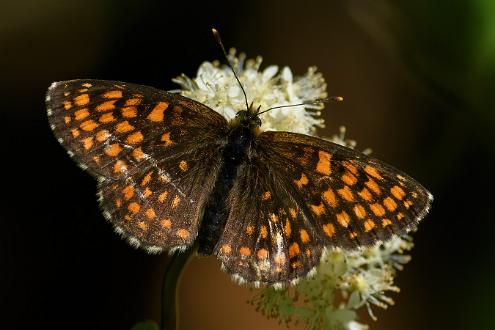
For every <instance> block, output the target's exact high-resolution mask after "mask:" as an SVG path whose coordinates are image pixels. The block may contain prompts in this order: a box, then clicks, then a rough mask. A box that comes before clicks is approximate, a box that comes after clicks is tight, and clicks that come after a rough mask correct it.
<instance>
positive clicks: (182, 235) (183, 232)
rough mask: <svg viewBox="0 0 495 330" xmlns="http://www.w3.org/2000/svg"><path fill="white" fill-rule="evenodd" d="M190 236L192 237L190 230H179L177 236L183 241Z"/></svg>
mask: <svg viewBox="0 0 495 330" xmlns="http://www.w3.org/2000/svg"><path fill="white" fill-rule="evenodd" d="M189 235H190V233H189V231H188V230H185V229H179V230H177V236H179V237H180V238H182V239H186V238H188V237H189Z"/></svg>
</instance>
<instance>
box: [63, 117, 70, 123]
mask: <svg viewBox="0 0 495 330" xmlns="http://www.w3.org/2000/svg"><path fill="white" fill-rule="evenodd" d="M70 121H71V118H70V117H69V116H65V117H64V122H65V123H66V124H69V123H70Z"/></svg>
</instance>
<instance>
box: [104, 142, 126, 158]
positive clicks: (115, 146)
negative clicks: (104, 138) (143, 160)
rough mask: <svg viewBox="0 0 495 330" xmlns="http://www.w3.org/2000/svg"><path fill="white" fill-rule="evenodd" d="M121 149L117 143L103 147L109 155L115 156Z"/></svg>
mask: <svg viewBox="0 0 495 330" xmlns="http://www.w3.org/2000/svg"><path fill="white" fill-rule="evenodd" d="M121 151H122V147H121V146H120V145H119V144H118V143H113V144H110V145H108V146H107V147H106V148H105V153H106V154H107V155H108V156H110V157H116V156H117V155H118V154H119V153H120V152H121Z"/></svg>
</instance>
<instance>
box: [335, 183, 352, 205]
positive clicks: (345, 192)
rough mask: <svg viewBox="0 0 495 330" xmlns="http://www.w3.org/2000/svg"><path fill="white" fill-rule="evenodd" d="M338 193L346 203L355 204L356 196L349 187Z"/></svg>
mask: <svg viewBox="0 0 495 330" xmlns="http://www.w3.org/2000/svg"><path fill="white" fill-rule="evenodd" d="M337 192H338V193H339V195H340V196H342V198H344V199H345V200H346V201H348V202H353V201H354V195H353V194H352V191H351V189H350V188H349V186H344V188H342V189H339V190H337Z"/></svg>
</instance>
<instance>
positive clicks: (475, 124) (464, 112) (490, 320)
mask: <svg viewBox="0 0 495 330" xmlns="http://www.w3.org/2000/svg"><path fill="white" fill-rule="evenodd" d="M392 3H393V2H387V1H376V2H371V1H333V0H332V1H325V0H320V1H295V0H290V1H283V2H278V1H271V2H269V1H261V0H257V1H249V2H248V1H246V2H240V1H232V2H230V3H219V2H201V3H198V4H193V3H190V2H189V1H173V2H166V1H135V2H133V1H117V0H104V1H101V0H86V1H80V0H75V1H55V0H45V1H34V0H30V1H19V2H15V3H14V2H9V1H7V2H2V6H1V7H2V8H1V10H2V14H1V20H0V72H1V73H0V74H1V77H2V79H0V95H1V105H2V109H1V110H0V116H1V118H0V120H1V121H0V123H1V130H0V131H1V133H0V134H1V140H0V141H1V142H2V144H1V150H2V151H1V152H0V154H1V165H2V171H1V172H0V173H1V174H2V179H3V180H2V181H3V185H2V191H3V197H2V202H1V211H2V212H0V221H1V228H2V229H1V234H2V238H1V239H0V258H1V259H0V304H3V305H4V306H3V307H2V308H0V328H1V329H40V328H51V329H130V328H131V327H132V325H133V324H135V323H136V322H138V321H141V320H144V319H155V320H159V311H160V286H161V278H162V274H163V272H164V270H165V268H166V265H167V262H168V260H169V259H168V257H167V256H165V255H162V256H149V255H147V254H145V253H143V252H141V251H137V250H134V249H132V248H131V247H129V246H128V245H127V244H126V243H125V242H124V241H122V240H120V239H119V238H118V236H117V235H115V234H114V233H113V232H112V229H111V226H110V225H109V224H108V223H106V222H105V221H104V219H103V217H102V216H101V214H100V212H99V210H98V206H97V202H96V197H95V193H96V184H95V182H94V180H93V179H91V178H90V177H89V175H87V174H86V173H84V172H83V171H81V170H80V169H79V168H78V167H77V166H75V164H73V162H72V161H71V160H70V159H69V157H67V155H66V152H65V151H64V150H63V149H62V148H61V147H60V146H59V144H58V143H57V141H56V140H55V139H54V138H53V136H52V134H51V132H50V129H49V127H48V124H47V120H46V110H45V107H44V94H45V92H46V89H47V88H48V86H49V85H50V84H51V82H52V81H59V80H67V79H75V78H98V79H108V80H121V81H128V82H134V83H140V84H145V85H151V86H155V87H158V88H162V89H173V88H176V85H174V84H173V83H172V82H171V78H173V77H175V76H177V75H179V74H180V73H186V74H187V75H189V76H194V75H195V72H196V68H197V67H198V66H199V64H200V63H201V62H202V61H204V60H213V59H221V55H220V51H219V49H218V47H217V45H216V44H215V42H214V40H213V38H212V37H211V33H210V28H211V27H212V26H215V27H217V28H218V29H219V30H220V32H221V33H222V35H223V39H224V42H225V44H226V45H227V47H230V46H235V47H236V48H237V49H238V50H241V51H244V52H246V53H247V54H248V56H251V57H254V56H256V55H258V54H260V55H262V56H263V57H264V64H265V65H269V64H278V65H280V66H283V65H288V66H289V67H291V69H292V70H293V72H294V73H295V74H303V73H305V71H306V69H307V67H308V66H311V65H317V66H318V68H319V70H320V71H321V72H322V73H323V74H324V76H325V78H326V79H327V82H328V91H329V94H330V95H342V96H344V98H345V102H343V103H339V104H329V105H328V106H327V110H326V111H325V112H324V117H325V119H326V124H327V128H326V129H325V130H323V131H321V132H320V134H322V135H327V136H328V135H331V134H334V133H336V132H337V131H338V127H339V126H340V125H345V126H346V127H347V129H348V136H349V137H350V138H352V139H355V140H357V141H358V149H364V148H366V147H371V148H372V149H373V150H374V156H375V157H377V158H380V159H382V160H384V161H386V162H387V163H390V164H392V165H394V166H396V167H398V168H400V169H402V170H404V171H405V172H407V173H409V174H411V175H412V176H413V177H415V178H417V179H418V180H419V181H420V182H422V183H423V184H424V185H425V186H426V187H428V188H429V189H430V190H431V191H432V193H433V194H434V195H435V202H434V205H433V209H432V212H431V214H430V215H429V216H428V217H427V218H426V219H425V220H424V221H423V223H421V225H420V226H419V231H418V232H417V233H416V234H415V235H414V238H415V244H416V247H415V248H414V250H413V251H412V253H411V254H412V257H413V259H412V262H411V263H410V264H408V265H406V268H405V270H404V271H403V272H400V273H399V275H398V277H397V279H396V283H397V285H398V286H399V287H400V288H401V290H402V292H401V293H400V294H392V297H393V298H394V300H395V301H396V305H395V306H393V307H391V308H389V309H388V310H386V311H382V310H380V309H378V308H375V309H374V311H375V313H376V314H377V316H378V317H379V320H378V322H373V321H371V320H369V319H368V318H367V316H366V315H365V314H364V313H363V314H362V315H361V317H362V320H363V321H365V322H369V323H370V324H371V329H383V330H386V329H401V330H413V329H478V330H479V329H494V328H495V313H494V312H495V307H494V302H493V296H494V294H495V283H494V278H495V276H494V275H495V269H494V262H493V261H494V253H493V252H494V250H495V249H494V245H493V240H492V236H493V232H494V229H495V225H494V223H495V219H494V216H493V214H494V211H493V204H494V203H493V193H492V192H490V191H493V183H494V180H493V176H494V172H493V171H494V165H493V164H494V163H493V161H494V158H495V157H494V142H495V139H494V132H493V131H494V130H493V124H495V121H494V114H493V111H494V107H492V106H493V100H492V98H491V96H490V91H495V89H494V88H493V87H494V86H495V83H493V82H495V79H493V78H494V74H493V73H494V72H495V71H489V70H490V68H491V69H493V66H490V64H488V67H487V68H488V69H486V70H485V69H484V67H483V63H491V62H489V60H490V55H492V56H491V57H493V58H495V56H493V55H494V53H493V52H491V50H495V48H490V47H488V50H486V49H484V50H483V51H484V53H483V54H481V53H480V54H479V56H477V55H473V49H476V45H474V43H475V42H482V40H481V39H482V38H478V37H480V33H481V32H480V30H482V24H481V22H482V21H481V19H479V17H481V16H483V15H486V13H483V12H482V11H480V12H475V10H479V7H476V8H474V6H476V4H477V3H478V2H476V1H472V2H469V1H465V2H463V1H443V2H442V1H438V2H436V5H432V4H428V1H426V0H423V1H419V0H418V2H414V3H415V4H414V5H412V3H413V2H412V1H411V5H407V4H402V5H393V4H392ZM473 8H474V9H473ZM493 14H494V15H495V12H493ZM476 15H478V16H476ZM477 17H478V18H477ZM480 40H481V41H480ZM490 40H493V38H492V39H490ZM473 58H476V60H477V61H479V62H476V63H477V66H474V67H473ZM483 61H485V62H483ZM480 63H481V64H480ZM490 102H491V103H490ZM485 188H488V192H485ZM252 295H253V293H252V292H250V290H249V289H248V288H247V287H245V286H243V287H240V286H238V285H236V284H234V283H232V282H231V280H230V278H229V277H228V275H226V274H225V273H223V272H221V271H220V264H219V262H218V261H217V260H216V259H215V258H213V257H210V258H203V259H195V260H193V261H192V262H191V264H190V265H189V267H188V268H187V270H186V272H185V274H184V277H183V280H182V286H181V293H180V304H181V305H180V307H181V325H182V327H181V328H182V329H284V328H285V327H284V326H279V325H277V322H276V321H274V320H266V319H265V318H264V317H263V316H261V315H259V314H257V313H256V312H255V311H254V309H253V308H252V306H250V305H247V304H246V303H245V302H246V300H247V299H249V298H250V297H252ZM299 328H301V329H302V327H299Z"/></svg>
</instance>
